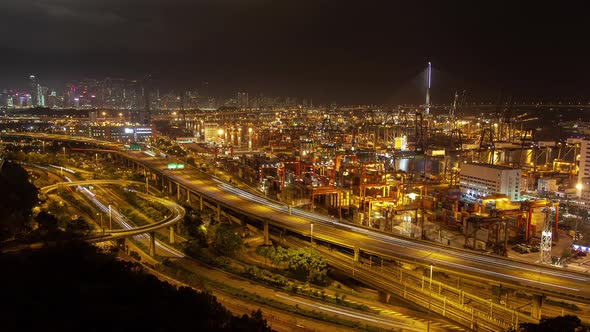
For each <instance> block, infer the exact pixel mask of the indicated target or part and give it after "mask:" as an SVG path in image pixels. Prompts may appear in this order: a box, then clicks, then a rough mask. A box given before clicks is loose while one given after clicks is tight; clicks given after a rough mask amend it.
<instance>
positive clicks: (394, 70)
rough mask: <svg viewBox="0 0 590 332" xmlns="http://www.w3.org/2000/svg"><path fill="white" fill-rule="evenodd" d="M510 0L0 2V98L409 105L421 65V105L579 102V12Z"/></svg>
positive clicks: (582, 91)
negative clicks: (51, 94)
mask: <svg viewBox="0 0 590 332" xmlns="http://www.w3.org/2000/svg"><path fill="white" fill-rule="evenodd" d="M516 2H517V1H506V2H503V1H487V2H483V1H470V2H456V1H432V2H426V1H403V2H402V1H358V2H357V1H343V0H341V1H321V0H314V1H307V0H295V1H291V0H284V1H280V0H268V1H263V0H191V1H188V0H187V1H175V0H166V1H164V0H160V1H152V0H1V1H0V31H1V32H2V33H1V34H0V87H10V86H14V85H15V84H17V83H18V84H21V85H22V84H24V79H25V78H26V77H27V76H28V75H29V74H36V75H37V76H38V77H39V78H40V79H41V80H43V81H45V82H47V83H48V84H52V83H55V84H57V83H58V82H59V81H60V80H68V79H79V78H84V77H92V78H99V79H101V78H104V77H105V76H110V77H127V78H141V77H142V76H143V75H145V74H146V73H153V74H154V76H155V77H157V78H159V79H160V80H161V82H167V83H166V84H169V85H170V86H175V87H188V86H199V84H202V82H209V86H210V87H211V92H212V93H216V94H226V95H228V94H233V93H234V92H235V91H237V90H241V91H245V92H249V93H250V94H253V95H257V94H259V93H264V94H267V95H283V96H297V97H310V98H313V99H314V101H317V102H330V101H337V102H338V103H340V104H346V103H377V104H382V103H401V102H403V103H420V102H421V100H422V98H423V97H422V96H423V93H424V92H423V90H422V86H423V79H422V78H423V76H424V75H423V72H424V69H425V67H426V63H427V62H428V61H432V63H433V67H434V69H435V71H434V77H433V83H434V88H433V102H434V103H437V102H448V101H449V100H450V99H451V98H452V94H453V91H455V90H456V89H467V92H468V96H470V97H471V98H472V99H473V100H475V99H485V98H488V99H489V100H492V101H493V100H495V99H496V96H497V95H498V92H499V91H500V90H502V93H503V94H504V95H511V96H513V97H514V98H515V99H521V100H530V99H534V98H542V99H556V98H561V97H580V96H582V97H586V100H587V99H590V93H588V92H589V91H588V90H589V89H588V85H587V84H586V77H587V76H588V74H589V70H588V65H587V64H585V61H586V60H587V59H588V58H589V57H588V55H589V52H588V51H589V48H590V47H589V46H588V45H589V43H590V34H589V32H590V26H589V24H590V20H588V19H587V12H586V10H585V8H584V7H583V2H576V5H569V4H568V5H567V6H566V5H565V3H564V2H557V1H553V2H547V4H544V3H545V2H543V4H541V2H532V1H531V2H520V1H518V3H516ZM394 3H395V4H394ZM576 6H578V7H576Z"/></svg>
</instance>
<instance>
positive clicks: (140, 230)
mask: <svg viewBox="0 0 590 332" xmlns="http://www.w3.org/2000/svg"><path fill="white" fill-rule="evenodd" d="M106 184H115V185H138V186H144V185H145V184H144V183H143V182H137V181H125V180H88V181H71V182H60V183H56V184H53V185H49V186H46V187H43V188H41V192H42V193H44V194H48V193H49V192H51V191H53V190H57V189H58V188H62V187H78V186H88V185H106ZM136 195H138V196H140V197H141V198H143V199H145V200H150V201H154V202H157V203H159V204H162V205H164V206H165V207H166V208H168V210H170V211H171V212H172V215H171V216H170V217H168V218H165V219H164V220H161V221H158V222H156V223H153V224H148V225H144V226H139V227H133V228H128V229H108V230H104V232H102V233H101V234H100V235H95V236H92V237H89V238H86V239H85V240H86V242H89V243H99V242H106V241H114V240H118V239H123V238H129V237H134V236H136V235H141V234H146V233H147V234H149V240H150V254H151V255H152V256H153V255H154V253H155V247H156V243H155V236H154V232H155V231H157V230H160V229H162V228H170V234H171V238H173V237H174V229H173V226H174V225H175V224H176V223H178V222H180V221H181V220H182V219H183V218H184V216H185V215H186V211H185V209H184V208H183V207H182V206H180V205H178V204H176V203H174V202H172V201H170V200H167V199H162V198H159V197H155V196H152V195H148V194H144V193H140V192H136Z"/></svg>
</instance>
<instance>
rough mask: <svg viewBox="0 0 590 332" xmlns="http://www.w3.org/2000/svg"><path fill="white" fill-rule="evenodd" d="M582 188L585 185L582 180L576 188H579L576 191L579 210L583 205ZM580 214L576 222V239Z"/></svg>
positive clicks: (576, 237) (575, 238) (575, 237)
mask: <svg viewBox="0 0 590 332" xmlns="http://www.w3.org/2000/svg"><path fill="white" fill-rule="evenodd" d="M582 188H583V185H582V183H581V182H579V183H578V184H576V189H577V191H576V193H577V194H578V209H577V210H578V211H580V210H581V207H582ZM578 214H579V212H578V213H576V224H575V226H574V240H577V239H578V220H579V219H578Z"/></svg>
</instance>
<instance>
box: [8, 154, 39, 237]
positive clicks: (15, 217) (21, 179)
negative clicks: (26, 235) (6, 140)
mask: <svg viewBox="0 0 590 332" xmlns="http://www.w3.org/2000/svg"><path fill="white" fill-rule="evenodd" d="M0 188H2V190H0V240H2V239H7V238H11V237H13V236H15V235H16V234H19V233H23V232H27V231H29V230H30V225H29V217H30V215H31V209H32V208H33V206H35V204H37V188H35V186H34V185H33V184H32V183H30V182H29V180H28V174H27V172H26V171H25V169H24V168H22V167H21V166H20V165H18V164H15V163H12V162H5V163H4V164H3V166H2V169H1V170H0Z"/></svg>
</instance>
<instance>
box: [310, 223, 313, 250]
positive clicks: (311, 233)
mask: <svg viewBox="0 0 590 332" xmlns="http://www.w3.org/2000/svg"><path fill="white" fill-rule="evenodd" d="M309 228H310V230H311V231H310V239H311V245H312V246H313V223H310V224H309Z"/></svg>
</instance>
